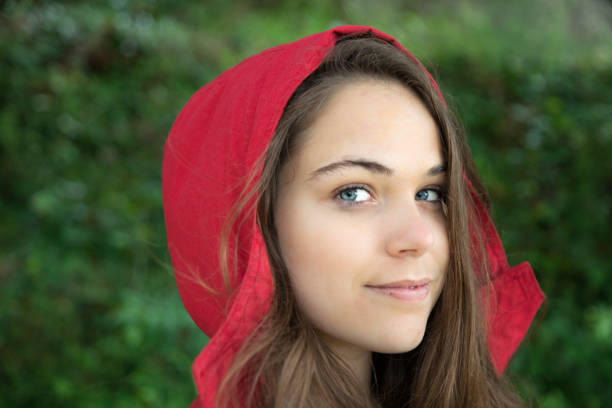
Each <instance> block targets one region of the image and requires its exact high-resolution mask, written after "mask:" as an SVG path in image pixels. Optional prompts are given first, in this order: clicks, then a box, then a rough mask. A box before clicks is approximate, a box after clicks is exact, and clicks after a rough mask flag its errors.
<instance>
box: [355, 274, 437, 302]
mask: <svg viewBox="0 0 612 408" xmlns="http://www.w3.org/2000/svg"><path fill="white" fill-rule="evenodd" d="M430 283H431V279H421V280H402V281H397V282H390V283H384V284H382V285H365V287H366V288H367V289H369V290H372V291H373V292H375V293H378V294H380V295H383V296H389V297H392V298H394V299H397V300H401V301H404V302H420V301H422V300H425V299H426V298H427V295H429V289H430Z"/></svg>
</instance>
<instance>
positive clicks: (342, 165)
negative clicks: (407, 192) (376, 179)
mask: <svg viewBox="0 0 612 408" xmlns="http://www.w3.org/2000/svg"><path fill="white" fill-rule="evenodd" d="M351 167H361V168H364V169H366V170H368V171H370V172H372V173H376V174H382V175H385V176H391V175H392V174H393V169H390V168H389V167H387V166H385V165H383V164H381V163H379V162H376V161H372V160H367V159H345V160H340V161H337V162H333V163H330V164H327V165H325V166H323V167H321V168H318V169H316V170H315V171H313V172H312V173H310V175H309V176H308V181H313V180H315V179H316V178H318V177H320V176H323V175H329V174H333V173H335V172H338V171H340V170H342V169H346V168H351ZM445 172H446V165H444V164H437V165H435V166H433V167H432V168H430V169H429V170H427V175H428V176H437V175H438V174H442V173H445Z"/></svg>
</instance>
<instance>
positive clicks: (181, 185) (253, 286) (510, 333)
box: [162, 26, 544, 407]
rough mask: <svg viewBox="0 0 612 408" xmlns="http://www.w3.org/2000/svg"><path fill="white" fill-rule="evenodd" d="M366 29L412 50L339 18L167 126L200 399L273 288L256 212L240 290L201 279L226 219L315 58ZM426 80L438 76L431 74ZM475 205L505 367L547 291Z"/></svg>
mask: <svg viewBox="0 0 612 408" xmlns="http://www.w3.org/2000/svg"><path fill="white" fill-rule="evenodd" d="M366 30H367V31H371V32H372V33H374V34H375V35H376V36H378V37H380V38H382V39H384V40H386V41H388V42H390V43H392V44H393V45H394V46H396V47H397V48H399V49H401V50H402V51H404V52H406V53H407V54H408V55H409V56H410V57H411V58H413V59H414V57H413V56H412V55H411V54H410V53H409V52H408V51H407V50H406V49H404V48H403V47H402V46H401V45H400V44H399V43H398V42H397V41H396V40H395V39H393V38H392V37H390V36H388V35H387V34H384V33H382V32H380V31H378V30H376V29H373V28H370V27H363V26H343V27H336V28H334V29H332V30H329V31H326V32H323V33H319V34H314V35H311V36H308V37H306V38H303V39H301V40H299V41H296V42H294V43H290V44H285V45H281V46H278V47H274V48H271V49H268V50H266V51H263V52H261V53H259V54H257V55H254V56H252V57H250V58H247V59H246V60H244V61H243V62H241V63H240V64H238V65H236V66H235V67H233V68H231V69H229V70H227V71H225V72H224V73H223V74H221V75H220V76H219V77H217V78H216V79H215V80H214V81H212V82H211V83H209V84H208V85H206V86H204V87H202V88H201V89H200V90H199V91H198V92H196V93H195V94H194V95H193V97H192V98H191V99H190V100H189V102H188V103H187V104H186V105H185V107H184V108H183V110H182V111H181V112H180V114H179V116H178V118H177V119H176V122H175V123H174V125H173V127H172V130H171V132H170V135H169V137H168V140H167V141H166V146H165V152H164V161H163V174H162V185H163V200H164V212H165V219H166V228H167V234H168V247H169V250H170V256H171V259H172V264H173V266H174V271H175V277H176V282H177V286H178V289H179V292H180V294H181V298H182V300H183V303H184V304H185V308H186V309H187V311H188V312H189V314H190V315H191V317H192V319H193V320H194V321H195V323H196V324H197V325H198V326H199V327H200V328H201V329H202V331H203V332H204V333H206V334H207V335H208V336H209V337H210V342H209V343H208V345H207V346H206V347H205V348H204V349H203V350H202V352H201V353H200V355H199V356H198V357H197V358H196V360H195V362H194V364H193V375H194V378H195V382H196V387H197V390H198V399H197V400H196V403H197V405H198V406H201V407H212V406H213V401H214V398H215V394H216V393H215V391H216V390H217V388H218V383H219V380H220V378H221V376H222V375H223V373H224V372H225V370H226V368H227V364H228V361H229V360H230V359H231V356H232V355H233V354H234V353H235V352H236V351H237V349H238V347H239V346H240V345H241V344H242V342H243V340H244V339H245V337H246V336H247V335H248V334H249V333H250V332H251V331H252V330H253V328H254V326H255V324H256V323H257V322H258V321H259V320H260V319H261V317H262V316H263V315H264V313H265V312H266V310H267V307H268V305H269V302H270V300H271V296H272V288H273V285H272V277H271V274H270V271H269V265H268V261H267V255H266V250H265V245H264V243H263V239H262V236H261V234H260V232H259V230H258V228H257V226H256V222H255V216H254V214H253V215H251V216H249V217H248V218H247V219H246V220H245V223H244V227H243V228H242V232H241V234H240V236H239V246H240V251H239V259H238V260H237V271H238V276H237V280H236V282H235V283H236V284H238V285H236V286H237V287H238V289H237V291H236V292H235V293H234V295H233V296H232V297H227V296H215V295H213V294H212V293H211V292H210V291H207V290H205V289H204V287H203V284H205V285H206V286H208V287H210V288H212V289H214V290H216V291H218V292H223V290H224V286H223V280H222V277H221V274H220V268H219V260H218V244H219V236H220V232H221V228H222V224H223V220H224V219H225V216H226V215H227V214H228V212H229V210H230V208H231V206H232V204H233V203H234V202H235V201H236V200H237V199H238V196H239V194H240V192H241V188H242V186H243V184H241V183H242V182H244V177H245V176H246V175H247V173H248V171H249V170H250V168H251V167H252V165H253V164H254V162H255V160H256V159H257V157H259V156H260V155H261V154H262V153H263V152H264V150H265V149H266V147H267V145H268V143H269V141H270V139H271V137H272V135H273V133H274V130H275V128H276V124H277V122H278V120H279V118H280V116H281V114H282V112H283V108H284V106H285V104H286V103H287V101H288V100H289V97H290V96H291V94H292V93H293V92H294V90H295V89H296V88H297V86H298V85H299V84H300V83H301V82H302V81H303V80H304V79H305V78H306V77H307V76H308V75H309V74H310V73H312V72H313V71H314V70H315V69H316V68H317V67H318V66H319V64H320V63H321V61H322V59H323V57H324V56H325V54H326V53H327V51H328V50H329V49H330V48H332V47H333V46H334V44H335V42H336V40H337V39H338V37H339V36H340V35H342V34H348V33H354V32H361V31H366ZM415 61H416V59H415ZM423 69H425V68H423ZM432 82H433V83H434V85H435V82H434V80H433V78H432ZM436 89H437V85H436ZM476 199H477V198H476ZM477 200H478V199H477ZM477 204H478V205H479V208H480V210H481V216H482V217H481V220H482V223H481V228H482V230H483V232H484V235H485V237H486V249H487V257H488V262H489V265H490V271H491V279H492V280H493V283H492V285H493V289H494V290H492V291H489V293H490V294H494V296H491V299H490V300H489V303H490V304H491V305H492V308H491V309H492V311H491V313H490V316H489V323H490V324H489V332H488V344H489V349H490V351H491V355H492V358H493V362H494V364H495V367H496V368H497V370H498V372H500V373H501V372H503V370H504V369H505V367H506V364H507V363H508V361H509V359H510V357H511V356H512V354H513V352H514V351H515V350H516V348H517V347H518V345H519V343H520V342H521V340H522V338H523V337H524V335H525V333H526V332H527V329H528V328H529V325H530V323H531V321H532V319H533V317H534V315H535V313H536V311H537V309H538V308H539V306H540V304H541V302H542V300H543V298H544V297H543V294H542V292H541V291H540V288H539V286H538V284H537V282H536V280H535V277H534V276H533V272H532V271H531V268H530V266H529V264H528V263H522V264H520V265H518V266H516V267H514V268H510V267H509V265H508V262H507V260H506V255H505V253H504V249H503V247H502V244H501V241H500V239H499V236H498V234H497V232H496V230H495V227H494V225H493V223H492V221H491V219H490V217H489V215H488V214H487V213H486V210H485V209H484V206H483V205H482V203H481V202H480V201H479V200H478V202H477ZM484 293H485V292H484V291H483V294H484ZM483 296H484V295H483Z"/></svg>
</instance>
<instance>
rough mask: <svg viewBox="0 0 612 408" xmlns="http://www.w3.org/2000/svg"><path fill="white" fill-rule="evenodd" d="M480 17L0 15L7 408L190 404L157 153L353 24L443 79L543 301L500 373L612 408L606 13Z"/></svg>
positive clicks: (290, 9)
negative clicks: (209, 93)
mask: <svg viewBox="0 0 612 408" xmlns="http://www.w3.org/2000/svg"><path fill="white" fill-rule="evenodd" d="M482 3H483V2H478V1H476V0H473V1H459V2H451V1H437V2H427V3H426V2H416V1H415V2H404V1H387V2H386V3H382V4H383V5H384V6H381V3H376V6H375V5H374V2H369V1H365V0H357V1H343V2H336V3H334V6H331V5H330V4H329V2H325V1H322V0H316V1H310V2H304V1H274V0H258V1H247V0H242V1H237V2H226V1H221V0H215V1H209V2H195V1H193V2H191V1H169V0H134V1H127V0H111V1H103V0H97V1H88V2H75V1H64V2H55V1H20V2H17V1H7V2H4V3H0V13H1V14H0V57H1V60H2V64H0V87H1V88H0V89H2V92H1V93H0V171H1V174H2V178H0V191H2V200H0V217H1V222H0V225H2V227H1V228H0V240H1V241H0V242H1V243H2V248H3V250H2V252H0V291H1V292H0V310H2V312H1V313H0V361H2V368H0V406H7V407H8V406H10V407H18V406H83V407H98V406H109V405H111V406H117V407H123V406H125V407H127V406H168V407H179V406H180V407H184V406H186V405H187V404H188V403H189V402H190V401H191V399H192V398H193V396H194V391H193V385H192V382H191V380H190V373H189V366H190V364H191V361H192V360H193V358H194V357H195V355H196V354H197V353H198V352H199V350H200V348H201V347H202V346H203V345H204V344H205V342H206V338H205V337H204V336H203V335H202V334H201V332H200V331H199V330H198V329H197V328H196V327H195V326H194V325H193V324H192V323H191V321H190V319H189V317H188V316H187V314H186V313H185V311H184V309H183V308H182V305H181V303H180V299H179V297H178V294H177V293H176V288H175V286H174V282H173V278H172V274H171V271H170V268H169V266H168V264H169V260H168V256H167V252H166V248H165V231H164V226H163V212H162V206H161V189H160V168H161V154H162V149H163V143H164V140H165V136H166V135H167V132H168V130H169V129H170V126H171V124H172V121H173V120H174V118H175V116H176V114H177V113H178V111H179V110H180V108H181V107H182V105H183V104H184V103H185V102H186V101H187V99H188V98H189V96H190V95H191V94H192V93H193V92H194V91H195V90H197V89H198V88H199V87H200V86H202V85H203V84H205V83H206V82H208V81H209V80H211V79H212V78H213V77H214V76H215V75H217V74H218V73H220V72H221V71H222V70H223V69H225V68H228V67H229V66H231V65H232V64H234V63H236V62H238V61H240V60H241V59H242V58H244V57H246V56H248V55H250V54H253V53H255V52H257V51H260V50H262V49H264V48H266V47H269V46H272V45H276V44H279V43H282V42H288V41H292V40H295V39H297V38H299V37H301V36H303V35H306V34H309V33H312V32H317V31H322V30H325V29H327V28H329V27H332V26H334V25H338V24H343V23H353V24H367V25H373V26H375V27H377V28H380V29H382V30H383V31H386V32H388V33H390V34H392V35H394V36H395V37H397V38H398V39H399V40H400V41H401V42H402V43H404V44H405V45H406V46H407V47H408V48H409V49H411V50H412V51H413V52H414V53H415V54H416V55H417V56H418V57H419V58H421V59H422V60H423V61H424V62H425V64H426V65H427V66H428V67H429V68H431V69H432V71H433V72H434V74H435V76H436V77H437V78H439V82H440V84H441V87H442V89H443V90H444V91H445V93H446V94H447V98H448V101H449V103H450V105H451V106H455V107H456V109H457V110H458V112H459V116H460V117H461V118H462V120H463V122H464V124H465V127H466V128H467V130H468V134H469V137H470V144H471V147H472V150H473V152H474V155H475V158H476V161H477V165H478V167H479V169H480V171H481V172H482V174H483V178H484V180H485V183H486V185H487V186H488V187H489V189H490V192H491V195H492V198H493V202H494V218H495V219H496V221H497V224H498V226H499V230H500V233H501V235H502V239H503V240H504V242H505V244H506V248H507V251H508V255H509V258H510V261H511V263H517V262H520V261H522V260H529V261H530V262H531V264H532V266H533V267H534V269H535V272H536V275H537V276H538V278H539V280H540V283H541V285H542V288H543V289H544V291H545V292H546V294H547V296H548V312H547V314H546V315H545V316H544V317H543V319H542V321H541V324H540V325H539V327H537V329H535V330H533V333H532V335H531V337H530V339H529V341H527V342H525V344H524V346H523V348H522V350H521V351H520V353H519V354H518V356H517V357H516V359H515V360H514V361H513V363H512V365H511V366H510V369H509V373H510V375H511V377H512V378H513V380H514V382H515V384H516V385H517V387H518V388H519V390H520V391H521V392H522V393H523V394H524V395H525V396H526V397H527V398H528V399H532V400H535V401H536V402H537V403H538V404H539V405H541V406H542V407H546V408H562V407H578V406H581V407H589V408H596V407H607V406H612V392H611V391H610V387H609V383H610V380H611V379H612V341H611V340H610V339H611V338H612V303H611V301H610V299H612V289H611V288H612V278H611V277H610V274H609V271H610V270H612V264H611V263H612V261H611V260H610V257H609V255H608V252H607V251H608V250H609V246H610V240H609V239H608V236H607V232H608V231H607V230H608V228H609V227H610V225H611V223H610V221H611V216H610V211H611V210H610V208H611V207H612V161H610V160H609V156H610V155H612V147H611V146H612V104H611V103H610V101H612V48H610V47H609V44H611V43H612V28H611V23H610V21H611V16H612V11H611V7H610V5H609V3H604V2H602V1H598V0H589V1H585V2H581V3H577V2H575V1H570V0H567V1H558V2H528V1H526V0H520V1H515V2H502V1H492V2H487V3H486V4H482ZM304 10H306V12H305V11H304Z"/></svg>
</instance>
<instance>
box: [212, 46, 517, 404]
mask: <svg viewBox="0 0 612 408" xmlns="http://www.w3.org/2000/svg"><path fill="white" fill-rule="evenodd" d="M360 78H375V79H381V80H385V81H389V80H391V81H397V82H399V83H401V84H403V85H404V86H406V87H408V88H410V89H412V90H413V91H414V92H415V93H416V94H417V95H418V96H419V97H420V98H421V100H422V102H423V103H424V105H425V106H426V107H427V109H428V110H429V112H430V114H431V115H432V117H433V118H434V120H435V121H436V123H437V125H438V128H439V134H440V139H441V145H442V149H443V151H442V154H443V156H444V159H445V161H446V166H447V177H448V180H447V183H448V193H447V198H446V203H445V204H446V215H447V225H448V235H449V243H450V263H449V267H448V271H447V275H446V283H445V286H444V288H443V290H442V292H441V294H440V297H439V299H438V301H437V303H436V305H435V307H434V308H433V310H432V312H431V314H430V317H429V320H428V324H427V330H426V333H425V336H424V338H423V340H422V342H421V344H420V345H419V346H418V347H417V348H416V349H414V350H412V351H410V352H407V353H403V354H395V355H388V354H379V353H373V358H372V362H373V364H372V381H371V389H370V390H364V389H363V387H360V386H359V383H358V380H357V378H356V377H355V376H354V374H353V373H352V371H351V370H350V369H349V367H348V366H347V364H346V363H345V362H344V361H343V360H342V359H341V358H339V357H338V356H337V355H336V354H334V353H333V352H332V350H331V349H330V348H329V347H328V346H327V345H326V344H325V343H324V342H323V341H322V340H321V339H320V338H319V336H318V335H317V332H316V330H315V328H314V327H313V326H312V325H311V324H310V323H309V322H308V320H307V319H305V317H304V316H303V314H302V313H301V312H300V310H299V308H298V306H297V302H296V299H295V296H294V294H293V291H292V288H291V283H290V281H289V274H288V271H287V267H286V265H285V263H284V261H283V257H282V254H281V252H280V249H279V244H278V238H277V234H276V230H275V226H274V225H275V224H274V209H275V200H276V197H277V192H278V187H279V186H278V179H279V177H278V176H279V172H280V170H281V169H282V168H283V166H284V165H285V164H286V163H287V162H288V161H289V160H290V158H291V157H292V155H294V154H295V152H296V149H298V148H299V140H300V135H301V134H302V133H303V131H304V130H305V129H306V128H307V127H308V126H309V124H311V123H312V121H313V120H314V119H315V118H316V116H317V114H318V112H320V111H321V109H322V108H323V107H324V106H325V103H326V101H327V100H328V99H329V97H330V96H331V95H332V94H333V93H334V92H335V91H337V90H338V89H339V87H340V86H342V85H345V84H348V83H351V82H354V81H357V80H359V79H360ZM258 166H260V167H257V166H256V167H255V168H254V169H253V173H252V174H257V173H258V171H259V170H261V176H260V178H259V180H258V181H257V182H256V183H255V185H253V186H252V187H251V188H249V189H246V190H245V191H244V192H243V195H242V199H241V200H239V201H238V202H237V203H236V205H235V206H234V208H233V210H232V213H231V214H232V215H231V216H230V217H228V221H227V222H226V225H225V228H224V231H223V234H222V236H221V254H220V255H221V259H222V260H223V261H224V262H225V263H222V267H223V268H224V270H223V272H224V274H225V276H226V277H227V281H228V282H229V281H230V280H231V278H230V273H229V266H227V263H226V261H227V260H228V259H229V258H231V257H230V256H229V254H228V251H230V249H229V248H230V247H231V248H232V249H233V250H234V251H237V250H239V248H237V247H236V245H235V244H234V245H233V246H232V245H231V244H230V243H229V242H228V241H229V240H230V238H229V237H230V236H231V235H232V234H230V231H232V229H233V228H235V227H236V225H238V224H240V220H241V219H243V218H242V217H241V215H240V214H244V212H245V211H252V210H255V211H256V212H257V222H258V226H259V228H260V230H261V233H262V236H263V238H264V241H265V243H266V248H267V253H268V257H269V263H270V269H271V272H272V274H273V278H274V296H273V300H272V305H271V307H270V310H269V312H268V314H267V315H266V316H264V317H263V319H262V321H261V322H260V324H259V325H258V326H257V328H256V330H254V331H253V332H252V333H251V335H250V336H249V338H248V339H247V340H246V341H245V342H244V344H243V346H242V348H241V349H240V351H239V352H238V353H237V354H236V356H235V358H234V360H233V362H232V366H231V368H230V370H229V371H228V372H227V374H226V376H225V377H224V379H223V381H222V383H221V386H220V389H219V392H218V397H217V403H218V405H219V407H223V408H225V407H230V406H231V407H244V406H246V407H258V408H259V407H262V408H263V407H300V408H301V407H304V408H305V407H351V408H356V407H370V408H373V407H419V408H425V407H436V408H440V407H447V408H450V407H471V408H474V407H476V408H477V407H483V408H484V407H520V406H523V404H522V402H521V400H520V399H519V398H518V396H516V395H515V394H514V393H513V392H512V391H511V390H510V388H509V386H508V384H507V383H506V382H505V380H504V379H503V378H502V377H499V376H498V375H497V374H496V372H495V370H494V367H493V364H492V362H491V359H490V356H489V352H488V349H487V346H486V340H485V332H486V327H485V323H484V322H485V321H486V318H485V313H484V312H483V311H482V310H481V306H482V304H481V303H482V302H481V301H480V298H479V289H480V288H481V287H482V285H483V284H484V283H486V282H487V279H488V278H487V276H488V275H487V270H486V263H485V259H484V258H485V257H484V256H481V254H483V252H482V239H481V238H480V237H479V236H478V231H479V228H478V227H477V226H476V224H477V222H478V221H477V212H476V208H475V203H474V201H473V197H472V195H471V193H470V187H469V186H468V183H467V181H466V179H467V180H470V182H471V185H472V186H471V187H472V189H473V191H475V192H476V193H477V194H478V195H479V196H480V199H481V200H482V201H483V202H485V204H486V203H488V201H487V199H486V194H485V191H484V189H483V187H482V184H481V183H480V181H479V178H478V176H477V174H476V171H475V168H474V165H473V161H472V158H471V154H470V152H469V148H468V146H467V142H466V140H465V138H464V136H463V132H462V131H461V128H460V126H459V125H458V122H457V120H456V119H455V117H454V116H453V115H452V113H451V112H450V111H449V109H448V108H447V107H446V106H445V105H444V102H443V101H442V100H441V99H440V98H439V96H438V94H437V93H436V90H435V88H434V85H433V83H432V81H431V80H430V78H429V77H428V76H427V74H426V72H425V71H424V70H423V68H422V67H420V66H419V65H418V64H417V63H416V62H415V61H413V60H412V59H410V58H409V57H408V56H406V55H405V54H404V53H403V52H402V51H400V50H398V49H397V48H396V47H394V46H393V45H391V44H389V43H387V42H385V41H384V40H381V39H378V38H376V37H374V36H372V35H369V34H359V35H350V36H346V37H343V38H341V39H340V40H339V41H338V42H337V43H336V45H335V47H334V48H333V49H332V50H331V51H330V53H329V54H328V55H327V56H326V58H325V59H324V61H323V62H322V64H321V65H320V66H319V68H318V69H317V70H316V71H315V72H313V73H312V74H311V75H310V76H309V77H308V78H307V79H306V80H304V81H303V82H302V84H301V85H300V86H299V87H298V89H297V90H296V91H295V92H294V94H293V95H292V97H291V99H290V100H289V102H288V103H287V105H286V107H285V110H284V112H283V115H282V117H281V119H280V121H279V123H278V125H277V128H276V131H275V134H274V136H273V138H272V140H271V142H270V144H269V146H268V148H267V150H266V152H265V154H264V155H263V156H262V157H261V159H260V161H259V162H258ZM254 178H255V176H252V178H251V180H253V179H254ZM248 204H253V205H248ZM474 242H476V243H478V242H480V244H476V245H474Z"/></svg>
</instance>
